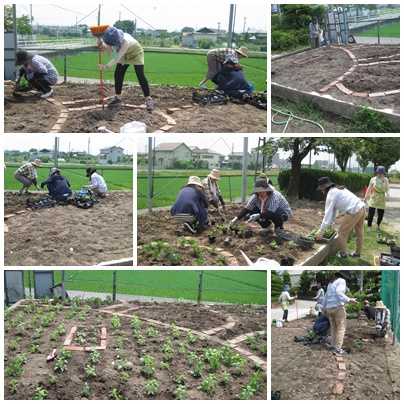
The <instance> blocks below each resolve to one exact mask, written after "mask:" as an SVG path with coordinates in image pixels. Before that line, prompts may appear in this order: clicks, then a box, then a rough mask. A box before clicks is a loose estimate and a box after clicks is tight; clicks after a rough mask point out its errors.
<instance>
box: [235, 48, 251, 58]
mask: <svg viewBox="0 0 404 404" xmlns="http://www.w3.org/2000/svg"><path fill="white" fill-rule="evenodd" d="M236 52H237V53H239V54H240V55H241V56H244V57H245V58H248V48H247V47H245V46H241V47H240V48H238V49H236Z"/></svg>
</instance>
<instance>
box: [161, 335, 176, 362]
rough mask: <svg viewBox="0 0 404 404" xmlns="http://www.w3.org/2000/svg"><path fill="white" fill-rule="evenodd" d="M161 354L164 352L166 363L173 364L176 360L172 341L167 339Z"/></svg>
mask: <svg viewBox="0 0 404 404" xmlns="http://www.w3.org/2000/svg"><path fill="white" fill-rule="evenodd" d="M161 352H163V359H164V362H171V361H172V360H173V358H174V348H173V344H172V342H171V340H170V339H169V338H167V341H166V342H164V344H163V346H162V348H161Z"/></svg>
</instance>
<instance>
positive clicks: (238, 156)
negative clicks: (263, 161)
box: [227, 152, 251, 168]
mask: <svg viewBox="0 0 404 404" xmlns="http://www.w3.org/2000/svg"><path fill="white" fill-rule="evenodd" d="M243 155H244V153H243V152H232V153H230V154H229V155H228V156H227V165H228V166H229V167H230V168H231V167H233V166H234V165H240V167H241V166H242V165H243ZM250 161H251V155H250V153H248V154H247V166H248V164H250Z"/></svg>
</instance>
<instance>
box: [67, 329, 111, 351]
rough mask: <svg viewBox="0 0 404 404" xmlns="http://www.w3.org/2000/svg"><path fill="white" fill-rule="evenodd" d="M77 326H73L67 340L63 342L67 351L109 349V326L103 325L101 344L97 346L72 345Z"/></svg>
mask: <svg viewBox="0 0 404 404" xmlns="http://www.w3.org/2000/svg"><path fill="white" fill-rule="evenodd" d="M76 331H77V327H76V326H73V327H72V328H71V329H70V332H69V334H67V336H66V338H65V341H64V342H63V348H64V349H66V350H67V351H80V352H91V351H103V350H105V349H107V328H106V327H101V336H100V345H96V346H85V347H84V346H79V345H72V341H73V338H74V335H75V334H76Z"/></svg>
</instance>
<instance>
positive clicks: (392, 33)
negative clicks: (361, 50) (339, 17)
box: [355, 22, 400, 38]
mask: <svg viewBox="0 0 404 404" xmlns="http://www.w3.org/2000/svg"><path fill="white" fill-rule="evenodd" d="M355 35H356V36H372V37H377V26H376V27H372V28H370V29H368V30H366V31H362V32H358V33H357V34H355ZM380 36H381V37H385V38H400V22H392V23H389V24H381V25H380Z"/></svg>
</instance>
